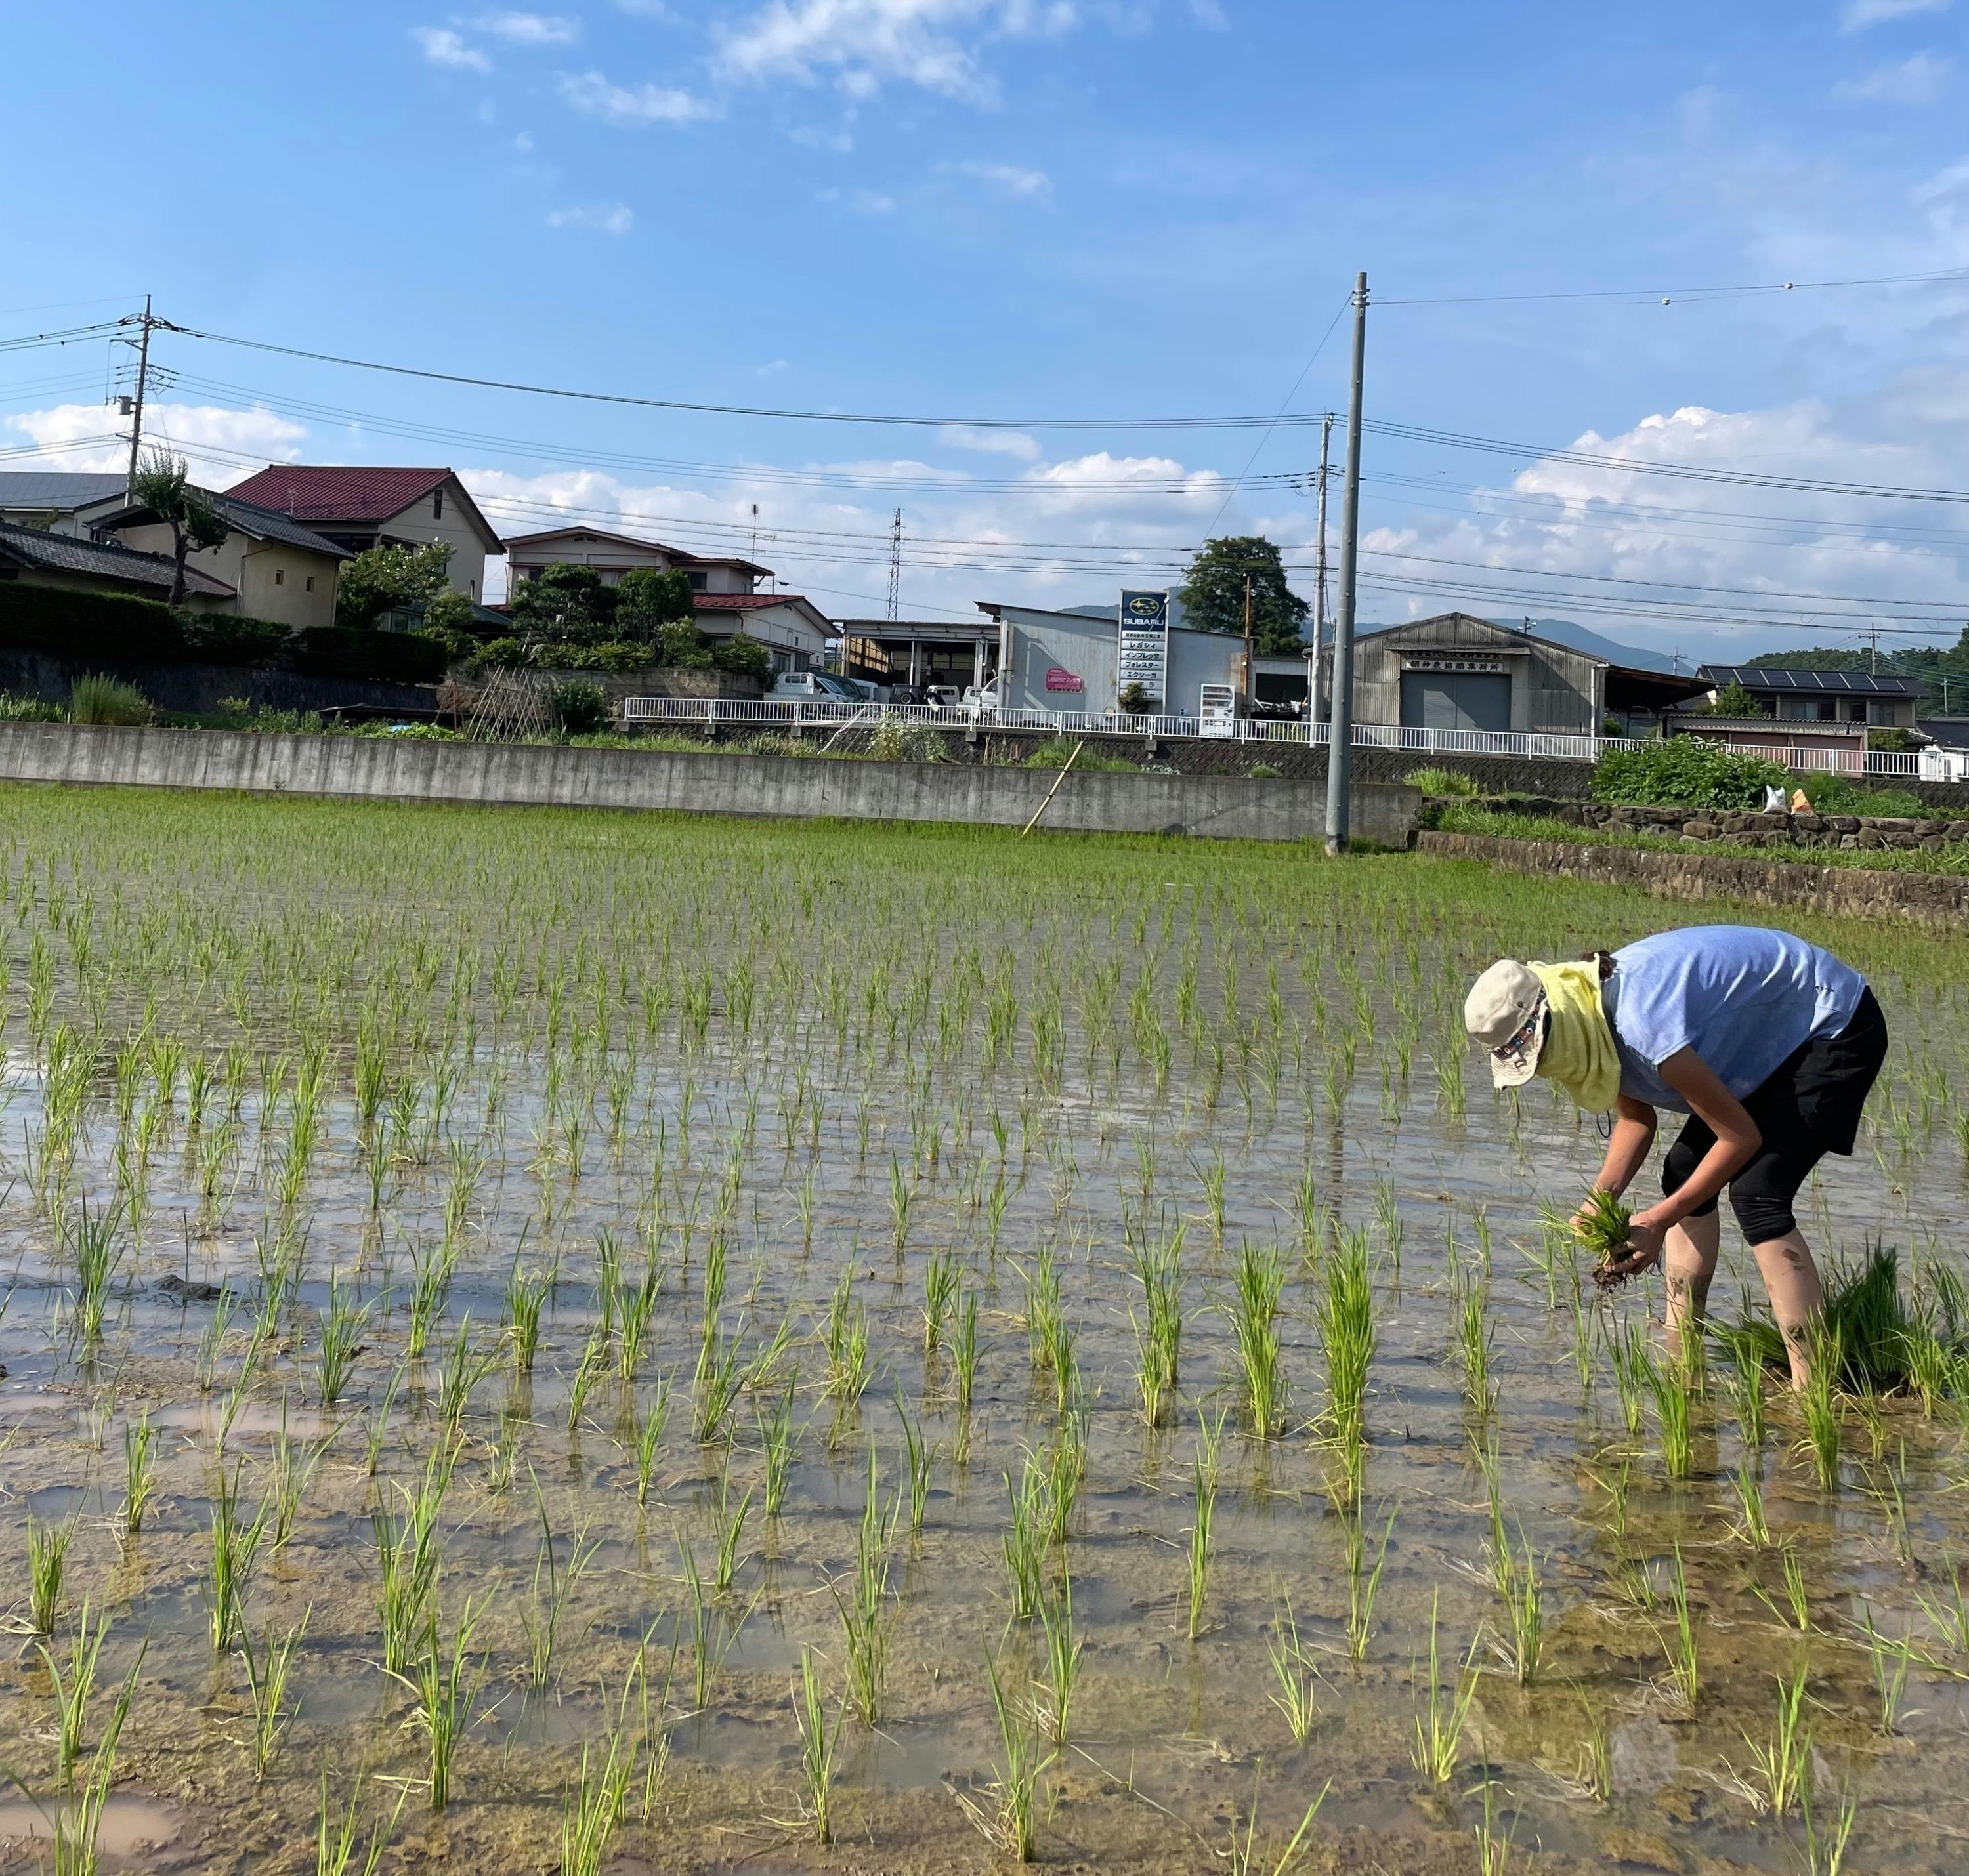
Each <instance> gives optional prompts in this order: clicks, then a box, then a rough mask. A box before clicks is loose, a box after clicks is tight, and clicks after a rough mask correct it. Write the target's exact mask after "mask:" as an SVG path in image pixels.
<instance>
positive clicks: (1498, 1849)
mask: <svg viewBox="0 0 1969 1876" xmlns="http://www.w3.org/2000/svg"><path fill="white" fill-rule="evenodd" d="M1496 1793H1497V1780H1495V1779H1494V1778H1491V1777H1486V1778H1485V1779H1484V1783H1483V1800H1484V1814H1483V1816H1481V1817H1480V1818H1479V1819H1478V1821H1477V1823H1476V1824H1475V1826H1474V1827H1473V1832H1472V1834H1473V1835H1474V1836H1475V1838H1476V1839H1477V1876H1506V1872H1507V1871H1508V1870H1509V1869H1510V1867H1511V1857H1512V1854H1513V1852H1514V1851H1515V1850H1516V1847H1517V1832H1518V1826H1517V1820H1516V1819H1515V1818H1513V1819H1512V1821H1511V1828H1510V1829H1509V1830H1507V1831H1500V1830H1499V1829H1498V1828H1497V1799H1496Z"/></svg>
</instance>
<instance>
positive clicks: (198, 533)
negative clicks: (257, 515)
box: [130, 449, 232, 606]
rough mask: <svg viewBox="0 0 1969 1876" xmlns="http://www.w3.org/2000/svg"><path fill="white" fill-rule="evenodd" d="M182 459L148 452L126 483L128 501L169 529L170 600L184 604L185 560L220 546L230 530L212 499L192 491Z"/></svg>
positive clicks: (198, 490)
mask: <svg viewBox="0 0 1969 1876" xmlns="http://www.w3.org/2000/svg"><path fill="white" fill-rule="evenodd" d="M189 475H190V472H189V471H187V468H186V467H185V459H184V458H183V457H182V456H177V455H172V453H171V452H170V451H169V450H168V449H148V450H146V451H145V452H144V458H143V461H142V462H141V463H140V464H139V465H138V468H137V473H136V475H135V478H133V479H132V481H131V484H130V499H131V501H132V502H134V503H135V504H136V506H137V507H140V508H147V509H148V510H150V512H151V514H154V515H155V516H156V517H157V519H158V520H160V521H162V522H164V523H166V524H167V526H168V527H170V530H171V597H170V603H171V604H173V605H174V606H181V605H183V604H184V596H185V560H186V558H187V556H188V555H190V554H192V553H193V552H204V551H205V550H206V549H209V548H212V547H222V546H225V542H226V538H227V536H229V535H230V534H231V533H232V528H231V527H229V525H228V524H227V522H226V520H225V516H223V515H222V514H220V513H219V510H218V508H217V507H216V506H215V505H214V504H213V502H212V497H210V496H209V495H208V494H206V492H205V491H204V490H203V489H202V488H193V486H192V484H191V482H190V479H189Z"/></svg>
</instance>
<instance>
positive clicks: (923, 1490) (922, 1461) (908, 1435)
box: [896, 1388, 936, 1537]
mask: <svg viewBox="0 0 1969 1876" xmlns="http://www.w3.org/2000/svg"><path fill="white" fill-rule="evenodd" d="M896 1419H897V1424H899V1425H900V1427H901V1428H902V1430H903V1456H904V1458H905V1459H906V1460H907V1463H908V1466H909V1475H910V1476H909V1502H910V1536H911V1537H920V1536H921V1535H922V1534H923V1512H924V1511H925V1509H926V1508H927V1507H928V1505H929V1481H930V1468H931V1466H933V1464H934V1463H936V1449H935V1448H934V1447H932V1446H930V1445H929V1443H927V1442H926V1440H924V1438H923V1427H922V1426H921V1425H920V1424H919V1423H918V1422H917V1421H913V1420H912V1419H910V1412H909V1407H908V1405H907V1402H905V1401H904V1400H903V1391H902V1389H901V1388H897V1390H896Z"/></svg>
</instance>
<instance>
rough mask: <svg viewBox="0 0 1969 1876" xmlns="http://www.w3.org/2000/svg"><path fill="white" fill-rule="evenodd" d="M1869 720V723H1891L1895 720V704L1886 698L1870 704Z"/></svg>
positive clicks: (1868, 710)
mask: <svg viewBox="0 0 1969 1876" xmlns="http://www.w3.org/2000/svg"><path fill="white" fill-rule="evenodd" d="M1867 721H1868V722H1869V723H1877V724H1892V723H1893V721H1894V707H1893V705H1892V704H1891V703H1890V702H1887V701H1884V700H1883V701H1880V702H1878V703H1870V704H1868V705H1867Z"/></svg>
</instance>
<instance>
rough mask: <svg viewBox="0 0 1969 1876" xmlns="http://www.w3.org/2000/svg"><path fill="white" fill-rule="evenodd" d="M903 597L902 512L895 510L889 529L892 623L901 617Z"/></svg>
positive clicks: (890, 608) (890, 615) (890, 610)
mask: <svg viewBox="0 0 1969 1876" xmlns="http://www.w3.org/2000/svg"><path fill="white" fill-rule="evenodd" d="M902 595H903V511H902V510H901V509H900V508H898V509H897V510H896V518H895V520H894V522H892V523H890V527H889V617H890V621H891V622H892V623H893V622H894V620H897V619H898V618H900V617H901V616H902V603H903V599H902Z"/></svg>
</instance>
